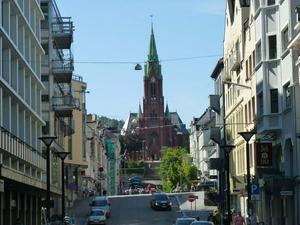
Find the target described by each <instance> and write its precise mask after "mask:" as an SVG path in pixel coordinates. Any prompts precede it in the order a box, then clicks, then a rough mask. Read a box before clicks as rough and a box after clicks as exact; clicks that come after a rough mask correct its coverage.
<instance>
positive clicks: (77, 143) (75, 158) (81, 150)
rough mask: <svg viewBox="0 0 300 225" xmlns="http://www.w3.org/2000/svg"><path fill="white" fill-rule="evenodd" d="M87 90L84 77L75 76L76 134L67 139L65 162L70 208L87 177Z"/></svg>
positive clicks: (74, 117) (73, 80)
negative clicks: (67, 152) (84, 178)
mask: <svg viewBox="0 0 300 225" xmlns="http://www.w3.org/2000/svg"><path fill="white" fill-rule="evenodd" d="M86 88H87V84H86V83H85V82H84V81H83V78H82V76H79V75H73V76H72V80H71V93H72V96H73V98H74V101H73V104H74V109H76V110H74V111H73V113H72V124H73V126H74V128H75V129H74V133H73V135H72V137H71V138H68V137H65V139H66V140H67V141H68V151H69V152H70V154H69V156H68V157H67V158H66V160H65V167H66V168H65V174H66V179H67V180H66V185H67V186H66V188H67V189H66V190H67V191H66V196H67V200H68V203H69V204H68V206H69V207H70V206H72V204H73V202H74V200H76V199H77V198H78V197H79V196H80V194H81V190H80V187H81V186H82V183H83V177H85V170H86V169H87V168H88V163H87V154H86V130H85V129H86V114H87V110H86V97H85V95H86Z"/></svg>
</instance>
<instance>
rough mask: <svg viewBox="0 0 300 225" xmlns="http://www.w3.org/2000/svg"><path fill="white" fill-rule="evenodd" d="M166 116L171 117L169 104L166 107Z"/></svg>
mask: <svg viewBox="0 0 300 225" xmlns="http://www.w3.org/2000/svg"><path fill="white" fill-rule="evenodd" d="M165 116H166V117H170V111H169V106H168V103H167V105H166V111H165Z"/></svg>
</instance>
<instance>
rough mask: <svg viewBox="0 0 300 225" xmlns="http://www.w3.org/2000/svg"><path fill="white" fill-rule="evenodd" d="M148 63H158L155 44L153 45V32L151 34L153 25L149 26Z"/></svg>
mask: <svg viewBox="0 0 300 225" xmlns="http://www.w3.org/2000/svg"><path fill="white" fill-rule="evenodd" d="M148 61H149V62H157V61H158V55H157V50H156V44H155V37H154V32H153V24H151V36H150V47H149V54H148Z"/></svg>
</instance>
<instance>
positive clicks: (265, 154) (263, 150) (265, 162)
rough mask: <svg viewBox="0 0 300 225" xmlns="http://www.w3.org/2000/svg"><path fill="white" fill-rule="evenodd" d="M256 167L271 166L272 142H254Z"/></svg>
mask: <svg viewBox="0 0 300 225" xmlns="http://www.w3.org/2000/svg"><path fill="white" fill-rule="evenodd" d="M256 162H257V167H272V143H256Z"/></svg>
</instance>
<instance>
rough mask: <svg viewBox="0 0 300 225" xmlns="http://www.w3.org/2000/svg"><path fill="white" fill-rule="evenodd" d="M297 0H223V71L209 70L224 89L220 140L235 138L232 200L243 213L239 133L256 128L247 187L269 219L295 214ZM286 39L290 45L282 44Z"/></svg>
mask: <svg viewBox="0 0 300 225" xmlns="http://www.w3.org/2000/svg"><path fill="white" fill-rule="evenodd" d="M297 4H299V2H298V3H297V1H292V0H253V1H243V0H239V1H238V0H227V5H226V6H227V7H226V14H225V15H226V17H225V35H224V37H225V38H224V60H223V61H224V79H221V80H220V79H219V78H218V76H217V77H215V78H217V79H215V81H216V86H217V87H218V89H222V90H223V93H224V99H222V102H223V103H224V107H223V111H224V117H223V120H224V126H223V127H225V132H224V130H223V131H222V132H223V135H225V140H226V141H225V144H230V145H233V146H235V147H234V149H233V150H232V152H231V153H230V162H231V163H230V165H231V167H230V179H231V201H232V208H235V209H237V210H238V211H241V212H242V214H243V215H247V212H248V210H249V209H248V208H247V202H246V200H247V191H246V189H245V187H246V182H245V175H246V173H247V171H246V163H247V160H246V149H245V141H244V140H243V138H242V137H241V136H240V135H239V134H238V133H239V132H241V131H251V130H255V131H256V135H255V136H254V137H253V138H252V139H251V140H250V142H249V143H250V149H249V155H250V157H249V163H250V174H251V182H252V184H255V185H257V187H258V188H259V194H258V195H255V196H254V195H252V204H251V212H252V213H253V212H255V213H256V216H257V217H258V220H259V221H263V222H265V223H266V224H273V225H274V224H276V225H277V224H278V225H279V224H297V222H296V221H298V222H299V215H297V213H295V212H297V209H298V207H297V205H298V204H299V203H298V201H299V197H298V192H299V187H298V185H297V183H298V182H297V174H298V173H299V172H298V169H297V166H296V164H297V163H296V162H297V160H298V158H299V156H298V153H297V151H295V149H297V142H298V140H297V134H298V133H299V131H298V127H299V126H298V120H297V115H298V113H299V112H298V111H297V107H296V99H297V98H298V95H299V87H298V86H299V80H298V79H299V76H298V73H296V72H297V70H296V69H295V66H294V64H295V61H296V60H297V58H298V57H297V54H296V52H297V41H296V39H297V38H295V41H294V42H291V41H290V40H291V37H294V36H295V33H296V32H297V26H296V24H297V20H296V18H297V17H296V15H295V13H294V12H295V10H294V9H296V6H297ZM290 42H291V43H290ZM289 43H290V47H291V48H293V50H294V51H290V50H289V49H288V44H289ZM293 52H294V54H293ZM219 109H220V108H219ZM221 111H222V110H221ZM223 143H224V142H223Z"/></svg>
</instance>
